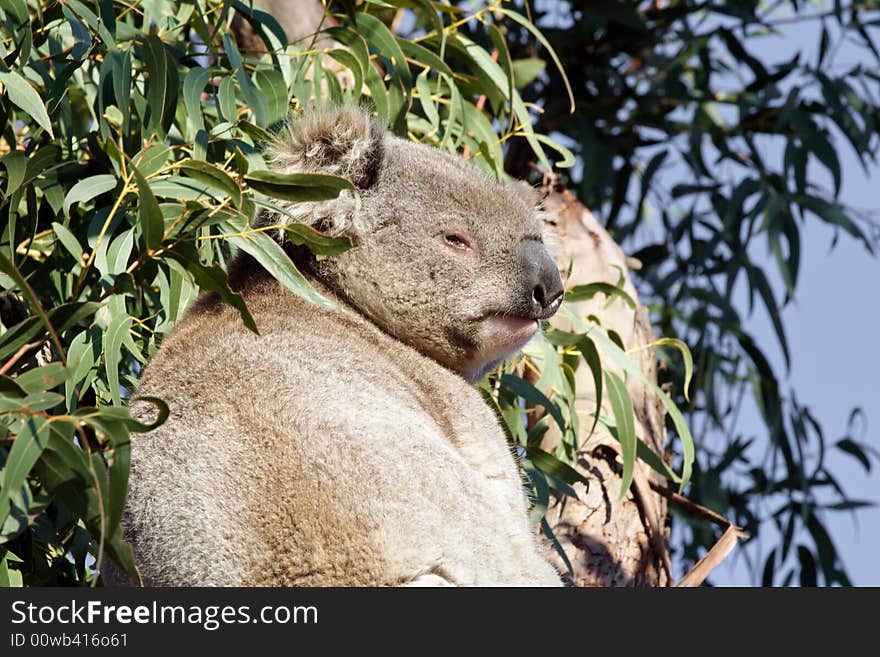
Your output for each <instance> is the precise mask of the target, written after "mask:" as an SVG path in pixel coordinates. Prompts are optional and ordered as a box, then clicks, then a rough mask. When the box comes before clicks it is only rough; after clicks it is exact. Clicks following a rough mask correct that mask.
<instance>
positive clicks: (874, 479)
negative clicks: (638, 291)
mask: <svg viewBox="0 0 880 657" xmlns="http://www.w3.org/2000/svg"><path fill="white" fill-rule="evenodd" d="M818 30H819V25H818V24H817V23H816V22H809V23H798V24H792V25H791V26H787V27H785V28H784V32H783V34H781V35H778V36H766V37H763V38H761V39H753V40H750V45H749V47H750V48H752V49H753V52H754V54H756V55H758V56H759V57H760V58H761V59H762V61H764V63H765V64H773V63H779V62H782V61H785V60H788V59H790V58H791V56H792V54H793V53H794V51H795V50H797V51H801V52H803V53H804V55H805V56H806V57H809V58H810V59H811V60H812V61H815V52H816V47H817V44H818V42H819V32H818ZM834 61H835V63H836V64H837V66H839V67H840V68H847V67H850V66H852V65H854V64H856V63H864V64H865V65H866V66H871V65H872V61H871V58H870V56H866V55H865V52H864V51H863V50H861V49H860V48H858V47H856V46H855V45H852V44H850V43H843V44H841V45H840V47H839V49H838V50H837V52H836V53H835V60H834ZM874 67H875V68H876V63H874ZM835 145H836V146H837V148H838V153H839V155H840V161H841V166H842V170H843V185H842V192H841V200H842V201H843V202H844V203H845V204H847V205H849V206H853V207H856V208H859V209H861V210H864V211H867V212H869V213H871V214H872V215H873V216H874V218H875V219H880V168H878V167H876V166H875V167H872V168H871V169H870V170H869V171H868V172H865V171H864V170H863V168H862V166H861V164H860V163H859V161H858V159H857V158H856V157H855V155H854V154H853V152H852V150H851V149H850V147H849V145H848V144H847V142H846V140H845V139H842V138H841V137H840V135H837V139H836V142H835ZM768 155H773V156H776V154H775V153H773V152H772V149H768ZM810 175H811V176H812V177H813V178H814V179H816V178H818V179H819V180H820V181H822V172H821V170H819V169H818V168H817V167H813V168H811V170H810ZM825 178H826V179H825V180H824V181H823V182H827V183H828V187H830V186H831V185H830V180H827V176H826V177H825ZM833 236H834V235H833V231H832V230H831V229H829V228H828V227H827V226H825V225H823V224H821V223H819V222H818V221H810V222H809V223H808V224H807V225H806V227H805V228H804V230H803V234H802V263H801V276H800V280H799V282H798V288H797V292H796V295H795V299H794V301H793V302H792V303H791V304H789V306H788V307H786V309H785V310H784V311H783V313H782V317H783V321H784V323H785V327H786V330H787V334H788V339H789V347H790V349H791V356H792V359H791V360H792V366H791V371H790V372H789V373H788V375H787V376H785V380H784V382H783V388H784V389H785V388H793V389H794V390H795V391H796V393H797V396H798V400H799V401H800V402H801V403H802V404H806V405H808V406H809V407H810V408H811V409H812V411H813V413H814V415H815V416H816V417H817V419H818V420H819V421H820V423H821V424H822V427H823V429H824V431H825V438H826V441H827V442H828V443H829V444H833V443H835V442H837V440H838V439H840V438H842V437H843V436H844V434H845V432H846V429H847V420H848V417H849V413H850V410H851V409H852V408H853V407H854V406H859V407H861V408H862V409H863V411H864V413H865V416H864V418H865V421H863V422H861V426H860V427H858V429H859V430H858V431H856V434H855V435H854V436H853V437H854V438H855V439H857V440H861V441H863V442H867V443H868V444H869V445H871V446H872V447H873V448H874V449H880V385H878V383H877V377H878V375H880V343H878V340H877V337H878V334H880V331H878V327H880V260H878V259H877V258H876V257H874V256H872V255H871V254H869V253H868V252H867V251H866V250H865V248H864V246H863V245H862V244H861V243H856V242H855V241H854V240H852V239H849V238H848V237H846V236H841V237H840V239H839V240H838V242H837V245H836V246H835V247H834V248H831V243H832V239H833ZM768 262H769V260H768ZM768 269H770V270H772V269H773V267H772V266H770V267H768ZM776 289H777V290H781V289H782V286H781V285H777V286H776ZM749 325H750V328H751V330H752V331H753V332H754V334H755V336H756V338H757V339H758V340H759V341H760V343H762V344H764V345H769V346H771V348H770V349H769V350H768V351H769V354H770V355H771V356H772V357H773V358H772V360H773V364H774V365H775V366H776V369H777V371H778V372H780V373H784V372H785V369H784V361H783V358H782V354H781V351H780V350H779V349H778V348H773V347H772V346H775V345H776V338H775V335H774V333H773V329H772V326H771V324H770V321H769V319H768V318H767V316H766V315H765V314H763V313H761V312H760V311H757V310H756V312H755V314H754V315H753V316H752V318H751V319H750V324H749ZM740 428H741V429H742V430H743V431H745V432H746V433H749V432H754V433H755V434H757V435H759V436H760V435H761V434H762V432H761V425H760V422H759V420H758V419H757V415H756V414H755V413H751V414H746V415H744V416H743V418H742V423H741V427H740ZM826 462H827V464H828V466H829V469H830V470H831V472H832V473H833V474H834V475H835V476H836V477H837V478H838V480H839V481H841V483H842V484H843V486H844V488H845V489H846V491H847V493H848V494H849V495H850V497H851V498H853V499H866V500H872V501H874V502H878V501H880V464H877V465H875V468H874V471H872V472H871V473H866V472H865V470H864V468H863V467H862V466H861V465H860V464H859V463H858V462H857V461H856V460H855V459H853V458H852V457H850V456H848V455H846V454H844V453H842V452H840V451H838V450H835V449H831V450H829V453H828V456H827V461H826ZM824 519H825V521H826V523H827V528H828V530H829V532H830V533H831V536H832V539H833V540H834V542H835V544H836V546H837V548H838V550H839V552H840V554H841V556H842V557H843V562H844V564H845V566H846V568H847V572H848V574H849V576H850V579H851V580H852V581H853V583H854V584H856V585H862V586H866V585H874V586H878V585H880V566H878V563H877V556H876V555H877V547H876V546H877V545H878V544H880V508H878V507H873V508H870V509H864V510H859V511H857V512H855V513H828V514H826V515H825V516H824ZM713 579H714V581H715V583H716V584H719V585H724V584H749V583H751V580H750V579H749V578H748V574H747V571H746V568H745V564H744V562H743V560H742V556H741V555H740V556H739V557H737V556H736V553H734V555H732V556H731V557H730V558H728V560H727V562H726V563H724V564H722V566H721V567H720V568H719V570H718V571H716V576H715V577H714V578H713Z"/></svg>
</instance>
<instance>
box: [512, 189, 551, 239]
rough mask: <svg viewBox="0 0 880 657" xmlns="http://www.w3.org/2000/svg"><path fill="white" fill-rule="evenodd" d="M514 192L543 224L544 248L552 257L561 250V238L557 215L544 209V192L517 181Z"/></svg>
mask: <svg viewBox="0 0 880 657" xmlns="http://www.w3.org/2000/svg"><path fill="white" fill-rule="evenodd" d="M512 188H513V192H514V193H515V194H516V195H517V196H519V197H520V199H522V200H523V202H524V203H525V204H526V205H527V206H528V207H529V209H531V210H533V211H534V213H535V215H536V216H537V217H538V219H539V220H540V222H541V237H542V239H543V240H544V246H546V247H547V250H548V251H549V252H550V254H551V255H555V254H556V252H557V251H558V250H559V243H560V236H559V230H558V227H557V220H556V215H555V214H554V213H552V212H548V211H547V209H546V208H545V207H544V192H543V190H542V189H540V188H536V187H532V186H531V185H530V184H529V183H527V182H526V181H524V180H515V181H514V182H513V185H512Z"/></svg>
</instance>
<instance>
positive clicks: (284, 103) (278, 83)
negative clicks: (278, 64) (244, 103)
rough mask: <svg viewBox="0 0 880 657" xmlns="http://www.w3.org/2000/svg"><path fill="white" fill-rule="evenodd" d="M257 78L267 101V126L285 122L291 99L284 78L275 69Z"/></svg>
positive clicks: (262, 70) (264, 71)
mask: <svg viewBox="0 0 880 657" xmlns="http://www.w3.org/2000/svg"><path fill="white" fill-rule="evenodd" d="M255 78H256V82H257V86H258V87H259V89H260V91H261V92H262V94H263V97H264V99H265V104H266V125H274V124H275V123H278V122H280V121H283V120H284V119H285V118H287V112H288V107H289V106H288V101H289V98H290V96H289V95H288V92H287V84H286V83H285V82H284V76H283V75H282V74H281V72H280V71H276V70H275V69H260V70H258V71H257V72H256V74H255ZM355 88H356V89H359V88H360V87H355ZM257 123H259V121H258V122H257Z"/></svg>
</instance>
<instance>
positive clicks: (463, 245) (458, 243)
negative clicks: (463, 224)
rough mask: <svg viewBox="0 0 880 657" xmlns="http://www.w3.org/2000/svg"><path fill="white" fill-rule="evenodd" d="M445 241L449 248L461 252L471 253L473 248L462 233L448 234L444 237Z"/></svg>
mask: <svg viewBox="0 0 880 657" xmlns="http://www.w3.org/2000/svg"><path fill="white" fill-rule="evenodd" d="M443 241H444V242H446V245H447V246H450V247H452V248H453V249H457V250H459V251H470V250H471V249H472V248H473V247H472V246H471V243H470V242H469V241H468V239H467V238H466V237H465V236H464V235H462V234H461V233H447V234H446V235H444V236H443Z"/></svg>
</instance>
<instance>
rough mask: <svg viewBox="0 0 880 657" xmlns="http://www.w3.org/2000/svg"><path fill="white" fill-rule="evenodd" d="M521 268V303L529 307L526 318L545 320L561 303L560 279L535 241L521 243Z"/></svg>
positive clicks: (551, 261) (557, 272) (540, 246)
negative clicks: (522, 292)
mask: <svg viewBox="0 0 880 657" xmlns="http://www.w3.org/2000/svg"><path fill="white" fill-rule="evenodd" d="M520 256H521V258H522V260H521V262H522V267H523V271H522V273H523V282H524V283H525V285H524V286H523V287H524V288H525V289H524V290H523V291H524V293H525V296H526V297H527V298H526V299H524V300H523V301H525V302H526V305H527V306H528V307H529V313H528V316H530V317H534V318H535V319H547V318H548V317H552V316H553V314H554V313H555V312H556V311H557V310H559V305H560V304H561V303H562V294H563V292H564V289H563V287H562V277H561V276H560V275H559V269H557V267H556V263H554V262H553V259H552V258H551V257H550V254H549V253H548V252H547V249H546V248H545V247H544V245H543V244H542V243H541V242H538V241H537V240H527V241H525V242H523V244H522V248H521V251H520Z"/></svg>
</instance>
